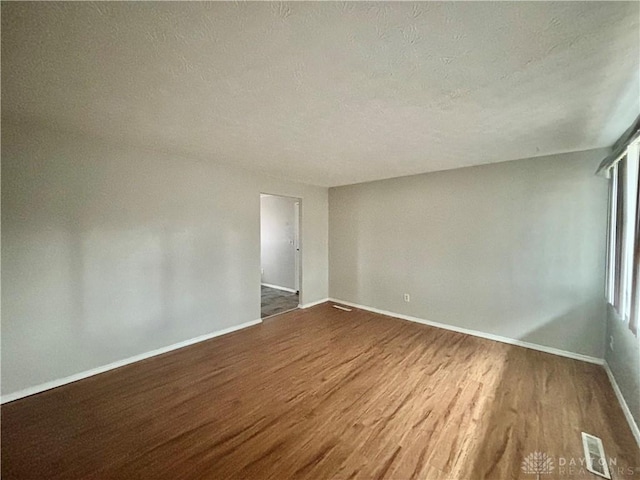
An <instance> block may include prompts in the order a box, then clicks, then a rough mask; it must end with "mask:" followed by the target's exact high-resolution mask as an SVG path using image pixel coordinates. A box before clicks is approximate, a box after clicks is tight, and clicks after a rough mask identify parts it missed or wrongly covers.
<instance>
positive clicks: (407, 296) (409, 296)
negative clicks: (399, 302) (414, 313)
mask: <svg viewBox="0 0 640 480" xmlns="http://www.w3.org/2000/svg"><path fill="white" fill-rule="evenodd" d="M404 301H405V302H410V301H411V295H409V294H408V293H405V294H404Z"/></svg>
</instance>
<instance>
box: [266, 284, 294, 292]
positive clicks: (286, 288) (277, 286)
mask: <svg viewBox="0 0 640 480" xmlns="http://www.w3.org/2000/svg"><path fill="white" fill-rule="evenodd" d="M260 285H262V286H263V287H269V288H275V289H276V290H283V291H285V292H291V293H298V291H297V290H296V289H295V288H289V287H281V286H280V285H272V284H271V283H261V284H260Z"/></svg>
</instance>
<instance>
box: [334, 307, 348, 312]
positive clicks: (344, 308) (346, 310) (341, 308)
mask: <svg viewBox="0 0 640 480" xmlns="http://www.w3.org/2000/svg"><path fill="white" fill-rule="evenodd" d="M332 307H333V308H337V309H338V310H344V311H345V312H350V311H351V309H350V308H347V307H343V306H341V305H332Z"/></svg>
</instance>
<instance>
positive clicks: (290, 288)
mask: <svg viewBox="0 0 640 480" xmlns="http://www.w3.org/2000/svg"><path fill="white" fill-rule="evenodd" d="M300 213H301V200H300V199H299V198H294V197H284V196H281V195H271V194H264V193H263V194H260V270H261V277H260V278H261V279H260V294H261V295H260V297H261V302H260V307H261V308H260V316H261V318H267V317H271V316H273V315H278V314H281V313H284V312H288V311H291V310H295V309H296V308H298V307H299V305H300V277H301V262H300V253H301V252H300Z"/></svg>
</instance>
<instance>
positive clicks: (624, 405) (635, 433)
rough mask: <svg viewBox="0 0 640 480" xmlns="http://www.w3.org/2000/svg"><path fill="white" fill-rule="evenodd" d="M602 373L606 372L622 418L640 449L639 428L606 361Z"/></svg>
mask: <svg viewBox="0 0 640 480" xmlns="http://www.w3.org/2000/svg"><path fill="white" fill-rule="evenodd" d="M604 371H605V372H607V376H608V377H609V381H610V382H611V386H612V387H613V391H614V392H615V394H616V397H618V403H620V406H621V407H622V411H623V412H624V416H625V418H626V419H627V423H628V424H629V427H630V428H631V433H633V436H634V437H635V439H636V443H637V444H638V447H639V448H640V428H638V424H637V423H636V422H635V420H634V419H633V415H632V414H631V409H630V408H629V405H627V401H626V400H625V399H624V397H623V396H622V391H621V390H620V387H619V386H618V382H616V377H614V376H613V372H612V371H611V368H609V364H608V363H607V362H606V360H605V362H604Z"/></svg>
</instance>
